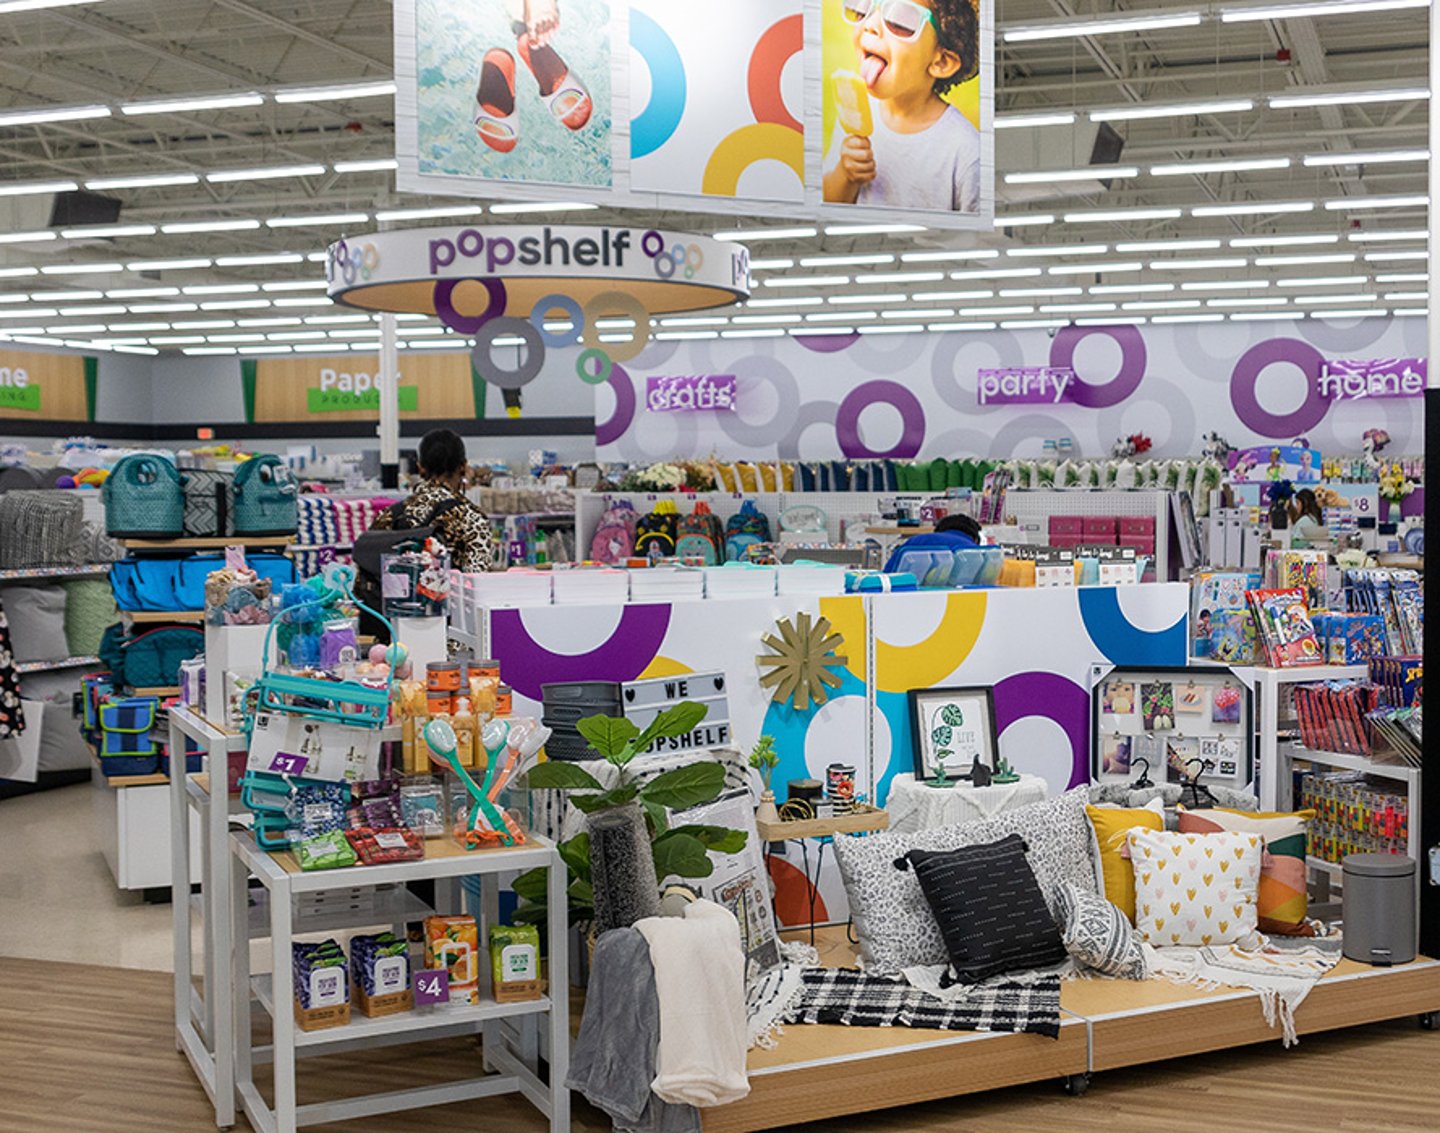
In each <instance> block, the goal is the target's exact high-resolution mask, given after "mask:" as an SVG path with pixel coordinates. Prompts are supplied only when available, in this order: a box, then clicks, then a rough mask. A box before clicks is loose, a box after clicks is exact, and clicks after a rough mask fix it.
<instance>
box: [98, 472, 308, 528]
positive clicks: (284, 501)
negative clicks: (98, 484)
mask: <svg viewBox="0 0 1440 1133" xmlns="http://www.w3.org/2000/svg"><path fill="white" fill-rule="evenodd" d="M107 483H108V481H107ZM299 499H300V490H299V488H298V487H297V486H296V484H295V479H294V477H293V476H291V475H290V470H289V469H288V468H286V467H285V465H284V464H282V463H281V462H280V458H279V457H278V456H271V455H266V456H252V457H251V458H250V459H249V460H247V461H245V463H244V464H242V465H240V468H239V470H238V471H237V472H236V473H235V492H234V500H235V516H234V523H235V534H236V535H294V534H295V530H296V528H298V527H299V526H300V503H299Z"/></svg>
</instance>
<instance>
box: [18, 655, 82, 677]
mask: <svg viewBox="0 0 1440 1133" xmlns="http://www.w3.org/2000/svg"><path fill="white" fill-rule="evenodd" d="M99 663H100V658H99V657H84V656H81V657H66V658H65V659H64V660H63V661H17V662H16V663H15V671H16V672H17V673H19V674H20V675H21V676H24V675H25V674H26V673H53V672H57V671H59V670H61V669H80V668H84V667H85V666H86V665H98V664H99Z"/></svg>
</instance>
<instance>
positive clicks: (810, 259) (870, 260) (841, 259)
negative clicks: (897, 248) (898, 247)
mask: <svg viewBox="0 0 1440 1133" xmlns="http://www.w3.org/2000/svg"><path fill="white" fill-rule="evenodd" d="M894 262H895V257H894V256H892V255H890V254H889V253H888V252H877V253H874V254H871V255H861V256H807V257H806V258H805V259H802V260H801V261H800V266H801V267H802V268H823V267H829V266H834V267H841V266H854V265H856V264H891V263H894Z"/></svg>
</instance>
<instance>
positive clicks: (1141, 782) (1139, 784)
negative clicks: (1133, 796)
mask: <svg viewBox="0 0 1440 1133" xmlns="http://www.w3.org/2000/svg"><path fill="white" fill-rule="evenodd" d="M1137 763H1143V764H1144V765H1145V767H1144V770H1142V771H1141V772H1140V778H1138V779H1136V780H1135V782H1133V783H1131V784H1130V789H1131V790H1132V791H1139V790H1142V789H1144V788H1145V787H1153V786H1154V785H1155V784H1154V783H1152V782H1150V761H1149V760H1148V759H1146V758H1145V757H1144V756H1143V755H1137V756H1136V757H1135V758H1134V759H1132V760H1131V761H1130V766H1132V767H1133V766H1135V764H1137Z"/></svg>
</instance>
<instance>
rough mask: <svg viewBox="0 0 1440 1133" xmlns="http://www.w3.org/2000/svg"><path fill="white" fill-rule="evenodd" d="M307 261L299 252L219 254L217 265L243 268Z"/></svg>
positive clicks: (218, 266) (216, 259)
mask: <svg viewBox="0 0 1440 1133" xmlns="http://www.w3.org/2000/svg"><path fill="white" fill-rule="evenodd" d="M304 262H305V257H304V256H302V255H300V254H299V253H297V252H278V253H276V254H274V255H266V254H263V253H262V254H260V255H254V256H217V257H216V258H215V266H216V267H217V268H241V267H253V266H258V265H260V264H300V263H304Z"/></svg>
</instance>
